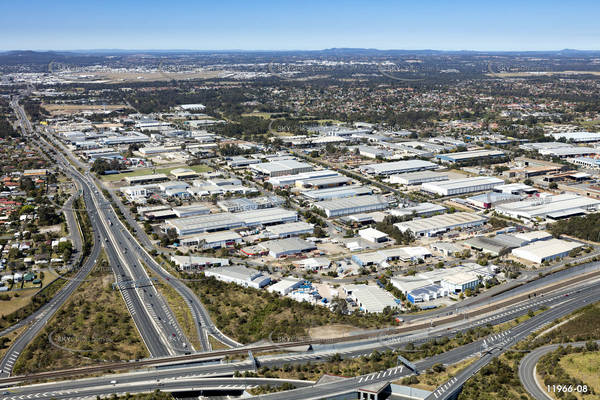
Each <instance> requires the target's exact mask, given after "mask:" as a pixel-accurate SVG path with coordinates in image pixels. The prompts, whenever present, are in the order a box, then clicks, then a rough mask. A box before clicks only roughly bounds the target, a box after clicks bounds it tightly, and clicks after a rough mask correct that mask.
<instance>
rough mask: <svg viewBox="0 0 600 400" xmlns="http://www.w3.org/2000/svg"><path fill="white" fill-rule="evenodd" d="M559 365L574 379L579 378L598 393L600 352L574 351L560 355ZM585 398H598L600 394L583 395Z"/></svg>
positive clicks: (599, 388) (599, 390)
mask: <svg viewBox="0 0 600 400" xmlns="http://www.w3.org/2000/svg"><path fill="white" fill-rule="evenodd" d="M559 365H560V366H561V367H562V368H563V369H564V370H565V372H566V373H567V374H568V375H569V376H571V377H573V378H576V379H580V380H582V381H583V382H585V383H586V384H587V385H590V386H592V387H593V388H594V391H595V392H596V393H600V352H598V351H594V352H591V353H575V354H569V355H566V356H564V357H562V358H561V359H560V361H559ZM585 398H587V399H590V400H591V399H598V398H600V396H598V395H595V396H585Z"/></svg>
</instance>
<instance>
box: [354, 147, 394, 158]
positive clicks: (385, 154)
mask: <svg viewBox="0 0 600 400" xmlns="http://www.w3.org/2000/svg"><path fill="white" fill-rule="evenodd" d="M355 149H358V153H359V154H360V155H361V156H363V157H368V158H389V157H391V156H393V155H394V152H392V151H389V150H384V149H380V148H379V147H374V146H356V147H355ZM350 150H353V149H352V148H351V149H350Z"/></svg>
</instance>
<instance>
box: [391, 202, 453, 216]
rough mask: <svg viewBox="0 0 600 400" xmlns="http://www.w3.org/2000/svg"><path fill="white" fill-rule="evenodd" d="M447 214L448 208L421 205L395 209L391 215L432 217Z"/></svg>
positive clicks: (432, 204)
mask: <svg viewBox="0 0 600 400" xmlns="http://www.w3.org/2000/svg"><path fill="white" fill-rule="evenodd" d="M445 212H446V207H443V206H440V205H439V204H434V203H419V204H417V205H415V206H410V207H404V208H395V209H393V210H390V211H389V213H390V214H391V215H393V216H396V217H410V216H412V215H414V216H415V217H430V216H432V215H435V214H443V213H445Z"/></svg>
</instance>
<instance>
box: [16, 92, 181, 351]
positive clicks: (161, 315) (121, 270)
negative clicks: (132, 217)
mask: <svg viewBox="0 0 600 400" xmlns="http://www.w3.org/2000/svg"><path fill="white" fill-rule="evenodd" d="M12 104H13V107H14V109H15V112H16V113H17V115H18V117H19V119H20V120H21V123H22V126H23V127H24V128H25V131H26V132H29V135H34V133H33V132H34V131H33V128H32V127H31V123H30V122H29V120H28V119H27V117H26V115H25V112H24V110H23V109H22V107H20V106H19V104H18V102H17V101H13V103H12ZM36 139H41V140H38V144H39V145H40V146H42V147H45V150H46V152H47V153H49V152H50V150H51V149H52V147H51V146H50V145H49V144H48V143H47V142H46V141H45V140H44V139H43V138H42V137H40V136H37V137H36ZM52 150H53V149H52ZM56 156H57V161H58V165H60V166H61V167H62V168H63V170H64V171H65V173H67V174H68V175H70V176H71V177H72V178H73V180H74V181H75V182H76V184H77V186H78V187H79V188H81V191H82V193H83V196H84V198H85V201H86V207H87V210H88V214H89V218H90V222H91V224H92V231H93V232H94V242H99V241H103V245H104V247H105V251H106V255H107V257H108V260H109V264H110V265H111V267H112V268H113V271H114V273H115V279H116V283H117V288H118V289H119V290H120V292H121V294H122V296H123V299H124V301H125V303H126V305H127V308H128V310H129V312H130V314H131V315H132V318H133V320H134V322H135V325H136V327H137V329H138V331H139V332H140V335H141V337H142V339H143V341H144V343H145V345H146V347H147V348H148V350H149V352H150V354H151V355H152V356H167V355H176V354H183V353H186V352H189V351H190V346H189V342H188V341H187V339H186V338H185V336H184V335H183V334H182V332H181V328H180V327H179V326H178V324H177V321H176V320H175V318H174V316H173V313H172V312H171V310H170V309H169V308H168V306H167V304H166V302H165V301H164V299H163V298H162V297H161V296H160V295H159V294H158V292H157V291H156V288H155V287H154V285H153V284H152V282H151V280H150V279H149V277H148V275H147V273H146V271H145V269H144V268H143V265H142V264H141V263H140V260H139V259H138V258H137V257H136V256H135V255H134V252H133V251H132V248H131V246H130V244H129V242H128V241H127V240H125V237H124V236H123V230H125V228H124V227H122V228H121V229H114V228H113V224H114V223H115V222H118V219H117V217H116V216H115V215H114V211H113V210H112V207H111V206H110V203H108V202H107V201H106V200H105V199H104V198H103V196H102V195H101V194H100V192H99V191H98V189H97V188H96V187H95V186H94V183H93V181H92V180H91V179H90V178H89V177H87V176H84V175H83V174H81V173H80V172H79V171H78V170H77V169H75V168H74V167H72V166H71V164H70V163H69V162H68V161H67V160H66V159H65V158H64V156H63V155H62V154H61V153H60V152H58V151H57V152H56ZM119 225H120V224H119ZM121 226H122V225H121ZM98 251H99V250H98ZM95 258H97V256H96V257H90V259H91V260H95ZM77 282H80V279H77ZM68 287H71V286H70V285H68ZM67 297H68V296H67ZM65 299H66V298H65ZM63 302H64V299H63ZM57 305H58V307H60V305H62V303H59V304H57ZM34 327H35V328H36V329H29V330H28V332H30V335H31V337H30V338H29V339H30V340H31V339H32V338H33V337H35V335H37V333H39V330H41V328H42V327H43V326H37V325H35V326H32V328H34ZM24 336H29V335H24ZM20 341H21V340H19V342H20ZM15 354H16V353H13V356H14V355H15ZM17 355H18V354H17ZM13 362H14V361H13Z"/></svg>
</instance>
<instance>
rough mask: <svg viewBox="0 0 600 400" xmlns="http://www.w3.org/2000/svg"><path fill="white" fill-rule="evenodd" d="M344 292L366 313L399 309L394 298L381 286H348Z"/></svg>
mask: <svg viewBox="0 0 600 400" xmlns="http://www.w3.org/2000/svg"><path fill="white" fill-rule="evenodd" d="M344 292H345V293H346V296H348V297H349V298H351V299H352V300H354V301H355V302H356V304H357V305H358V306H359V307H360V309H361V310H362V311H364V312H368V313H382V312H383V311H384V310H385V309H386V308H388V307H389V308H391V309H394V308H398V307H399V304H398V303H397V302H396V299H395V298H394V296H392V294H391V293H390V292H388V291H387V290H384V289H382V288H380V287H379V286H371V285H346V286H344Z"/></svg>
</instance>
